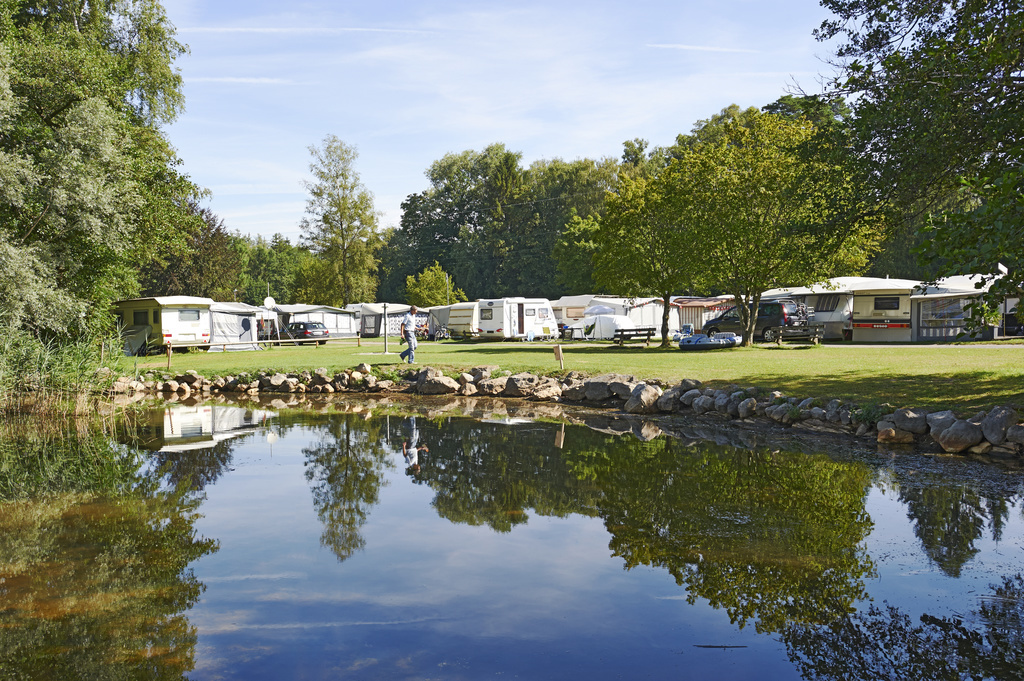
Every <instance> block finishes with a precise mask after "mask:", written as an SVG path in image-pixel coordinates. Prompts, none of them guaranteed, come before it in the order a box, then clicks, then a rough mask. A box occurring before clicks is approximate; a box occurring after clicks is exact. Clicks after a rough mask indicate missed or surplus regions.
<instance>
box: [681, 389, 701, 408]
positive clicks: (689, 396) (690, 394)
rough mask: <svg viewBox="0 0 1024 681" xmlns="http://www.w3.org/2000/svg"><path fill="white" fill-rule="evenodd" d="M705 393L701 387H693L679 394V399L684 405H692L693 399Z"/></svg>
mask: <svg viewBox="0 0 1024 681" xmlns="http://www.w3.org/2000/svg"><path fill="white" fill-rule="evenodd" d="M703 394H704V393H702V392H701V391H700V388H691V389H690V390H687V391H686V392H684V393H683V394H682V395H680V396H679V401H680V402H682V403H683V405H684V406H687V407H692V406H693V401H694V400H695V399H697V398H698V397H701V396H702V395H703Z"/></svg>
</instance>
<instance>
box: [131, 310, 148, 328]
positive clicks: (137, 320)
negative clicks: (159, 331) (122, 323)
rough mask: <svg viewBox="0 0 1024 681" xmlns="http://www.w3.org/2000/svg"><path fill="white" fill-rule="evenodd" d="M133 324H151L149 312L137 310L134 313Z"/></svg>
mask: <svg viewBox="0 0 1024 681" xmlns="http://www.w3.org/2000/svg"><path fill="white" fill-rule="evenodd" d="M132 324H133V325H134V326H145V325H146V324H149V310H135V311H134V312H132Z"/></svg>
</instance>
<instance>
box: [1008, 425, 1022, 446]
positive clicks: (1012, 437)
mask: <svg viewBox="0 0 1024 681" xmlns="http://www.w3.org/2000/svg"><path fill="white" fill-rule="evenodd" d="M1006 440H1007V441H1008V442H1015V443H1017V444H1019V445H1024V426H1010V427H1009V428H1007V429H1006Z"/></svg>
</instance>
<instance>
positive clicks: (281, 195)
mask: <svg viewBox="0 0 1024 681" xmlns="http://www.w3.org/2000/svg"><path fill="white" fill-rule="evenodd" d="M164 5H165V7H166V9H167V13H168V16H169V17H170V19H171V21H172V23H174V25H175V26H176V27H177V29H178V36H179V39H180V40H181V41H182V42H184V43H187V44H188V45H189V47H190V50H191V51H190V54H188V55H185V56H183V57H181V58H180V59H179V61H178V62H177V66H178V67H179V68H180V69H181V72H182V75H183V77H184V80H185V97H186V105H185V106H186V111H185V112H184V113H183V114H182V115H181V116H180V118H179V119H178V120H177V121H176V122H175V123H174V124H173V125H171V126H169V127H168V129H167V132H168V136H169V138H170V140H171V143H172V144H173V145H174V146H175V147H176V149H177V150H178V152H179V154H180V156H181V157H182V159H183V161H184V171H185V172H187V173H188V174H189V175H191V177H192V178H193V180H195V181H196V182H197V183H198V184H200V185H202V186H204V187H207V188H208V189H210V190H211V191H212V193H213V194H212V197H211V198H210V200H209V202H208V204H209V206H210V207H211V208H212V210H213V211H214V212H215V213H217V214H218V215H219V216H220V217H222V218H224V220H225V223H226V225H227V226H228V227H229V228H230V229H232V230H237V231H240V232H242V233H243V234H253V235H257V234H261V235H264V236H268V237H269V236H271V235H273V234H275V233H281V234H284V235H285V236H286V237H288V238H289V239H290V240H292V241H293V242H297V241H298V240H299V236H300V230H299V227H298V224H299V221H300V220H301V218H302V216H303V211H304V208H305V191H304V189H303V186H302V181H303V180H304V179H306V178H307V176H308V166H309V160H310V156H309V151H308V147H309V146H310V145H313V144H319V143H320V141H321V140H323V138H324V137H325V136H326V135H328V134H333V135H337V136H338V137H339V138H341V139H342V140H344V141H345V142H346V143H348V144H350V145H353V146H355V147H356V148H357V149H358V151H359V159H358V160H357V162H356V170H357V172H358V173H359V175H360V177H361V179H362V181H363V184H364V185H365V186H366V188H367V189H369V190H370V191H371V192H372V193H373V194H374V197H375V205H376V208H377V210H378V211H380V212H381V213H382V216H381V222H380V224H381V227H382V228H384V227H387V226H392V225H393V226H397V225H398V222H399V219H400V217H401V209H400V204H401V202H402V201H403V200H404V199H405V197H406V196H408V195H409V194H412V193H415V192H419V191H422V190H424V189H426V188H427V180H426V178H425V176H424V171H426V169H427V167H428V166H429V165H430V164H431V163H432V162H434V161H435V160H437V159H439V158H441V157H442V156H443V155H444V154H446V153H448V152H459V151H463V150H465V149H476V150H480V149H483V148H484V147H485V146H487V145H488V144H491V143H495V142H503V143H504V144H505V145H506V146H507V147H508V148H509V149H511V150H514V151H519V152H522V154H523V162H524V165H528V164H529V163H531V162H533V161H536V160H539V159H551V158H562V159H565V160H572V159H577V158H601V157H609V156H610V157H618V156H619V155H620V154H621V151H622V143H623V142H624V141H626V140H629V139H633V138H636V137H641V138H644V139H647V140H649V141H650V142H651V144H653V145H662V144H670V143H671V142H672V141H673V140H674V139H675V136H676V135H677V134H678V133H681V132H688V131H689V130H690V128H691V127H692V126H693V124H694V122H695V121H697V120H699V119H702V118H707V117H708V116H710V115H712V114H714V113H716V112H718V111H719V110H721V109H722V108H723V107H725V106H728V105H729V104H732V103H736V104H739V105H740V106H744V107H746V106H763V105H765V104H767V103H769V102H771V101H774V100H775V99H777V98H778V97H780V96H781V95H783V94H785V92H786V88H787V87H789V86H792V85H793V84H794V83H795V84H798V85H799V86H801V87H802V88H803V89H804V90H805V91H807V92H818V91H820V82H821V80H822V75H820V74H826V75H827V74H829V73H830V72H831V71H830V69H829V67H828V65H827V64H826V60H827V59H828V57H829V56H830V46H829V45H825V44H821V43H817V42H815V41H814V38H813V36H812V34H811V32H812V31H813V30H814V29H815V28H816V27H817V26H818V25H820V23H821V22H822V20H823V19H826V18H828V16H829V14H828V13H827V12H826V11H825V10H824V9H822V8H821V7H819V6H818V4H817V2H816V1H815V0H781V1H779V2H765V1H764V0H725V1H723V2H692V1H690V0H683V1H678V0H677V1H676V2H670V1H668V0H658V1H648V0H637V1H635V2H600V1H597V2H595V1H588V2H576V1H572V2H558V1H557V0H555V1H552V0H547V1H545V2H533V1H529V0H528V1H526V2H520V3H491V2H473V3H460V2H446V1H427V2H388V1H387V0H378V1H377V2H358V3H357V2H347V3H335V2H326V1H323V0H309V1H305V2H303V1H302V0H298V1H297V2H293V3H281V2H264V1H262V0H245V1H244V2H242V1H240V0H219V1H218V2H209V1H208V0H204V1H200V0H164Z"/></svg>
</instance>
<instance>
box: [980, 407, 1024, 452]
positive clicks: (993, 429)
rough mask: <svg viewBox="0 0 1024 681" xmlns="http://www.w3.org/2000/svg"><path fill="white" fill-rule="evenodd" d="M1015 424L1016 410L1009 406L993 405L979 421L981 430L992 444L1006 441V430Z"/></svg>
mask: <svg viewBox="0 0 1024 681" xmlns="http://www.w3.org/2000/svg"><path fill="white" fill-rule="evenodd" d="M1016 424H1017V412H1015V411H1014V410H1013V409H1010V408H1009V407H994V408H993V409H992V411H990V412H989V413H988V415H987V416H986V417H985V420H983V421H982V422H981V432H982V433H984V435H985V439H986V440H988V441H989V442H991V443H992V444H994V445H1001V444H1003V443H1004V442H1006V431H1007V430H1009V428H1010V426H1013V425H1016Z"/></svg>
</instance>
